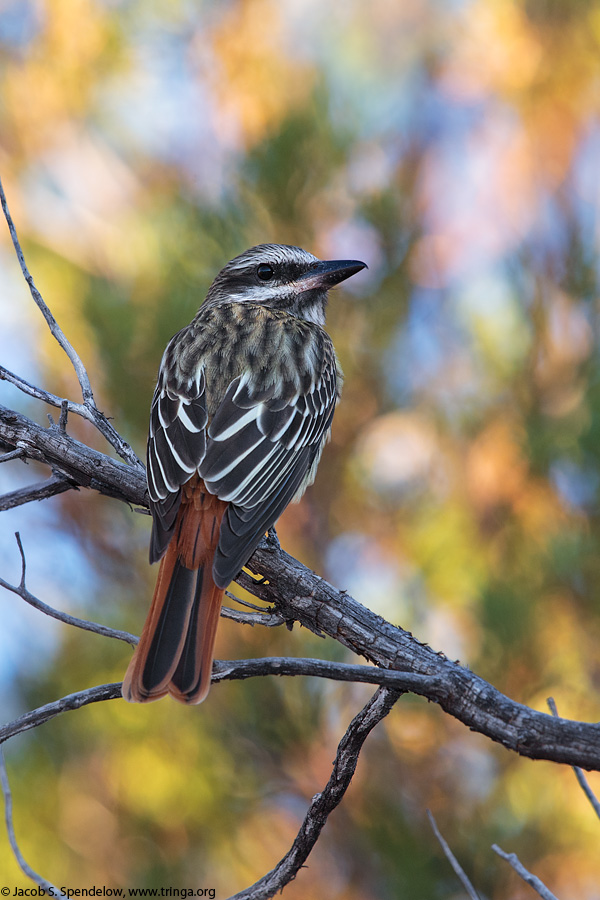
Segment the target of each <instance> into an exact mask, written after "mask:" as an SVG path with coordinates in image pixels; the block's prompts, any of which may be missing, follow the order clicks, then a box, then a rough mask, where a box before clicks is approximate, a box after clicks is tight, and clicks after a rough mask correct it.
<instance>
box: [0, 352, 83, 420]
mask: <svg viewBox="0 0 600 900" xmlns="http://www.w3.org/2000/svg"><path fill="white" fill-rule="evenodd" d="M0 381H7V382H8V383H9V384H12V385H14V387H16V388H18V390H20V391H21V393H23V394H27V396H28V397H34V398H35V399H36V400H42V401H43V402H44V403H47V404H48V406H54V407H56V409H61V410H62V408H63V404H64V403H66V404H67V410H68V412H71V413H75V415H77V416H81V417H82V419H87V421H88V422H92V424H93V422H94V417H93V415H92V413H91V412H90V410H89V409H88V408H87V406H84V404H83V403H75V402H74V401H73V400H65V398H64V397H58V396H57V395H56V394H52V393H51V392H50V391H46V390H44V388H41V387H37V385H35V384H30V383H29V381H26V380H25V379H24V378H21V376H20V375H15V373H14V372H10V371H9V370H8V369H5V368H4V366H0Z"/></svg>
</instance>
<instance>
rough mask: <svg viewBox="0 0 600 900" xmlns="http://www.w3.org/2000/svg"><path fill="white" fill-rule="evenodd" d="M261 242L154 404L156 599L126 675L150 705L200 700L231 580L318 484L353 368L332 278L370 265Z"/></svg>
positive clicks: (131, 691) (227, 279)
mask: <svg viewBox="0 0 600 900" xmlns="http://www.w3.org/2000/svg"><path fill="white" fill-rule="evenodd" d="M365 267H366V266H365V263H363V262H359V261H357V260H334V261H325V262H324V261H321V260H319V259H317V258H316V257H315V256H313V255H312V253H307V252H306V250H301V249H300V248H299V247H290V246H284V245H279V244H261V245H260V246H258V247H252V248H251V249H250V250H247V251H246V252H245V253H242V254H241V255H240V256H237V257H236V258H235V259H233V260H231V262H229V263H227V265H226V266H225V268H224V269H222V270H221V272H219V274H218V275H217V277H216V278H215V280H214V282H213V284H212V285H211V287H210V290H209V291H208V294H207V296H206V300H205V301H204V303H203V304H202V306H201V307H200V309H199V311H198V313H197V314H196V317H195V318H194V320H193V321H192V322H191V324H190V325H188V326H187V327H186V328H184V329H183V330H182V331H180V332H179V333H178V334H176V335H175V337H174V338H173V339H172V340H171V341H170V343H169V344H168V346H167V349H166V350H165V353H164V356H163V358H162V362H161V365H160V370H159V373H158V384H157V386H156V390H155V392H154V399H153V401H152V408H151V413H150V433H149V437H148V453H147V472H148V493H149V495H150V510H151V512H152V536H151V540H150V562H151V563H152V562H156V561H157V560H159V559H160V560H161V565H160V570H159V573H158V579H157V582H156V588H155V591H154V597H153V599H152V606H151V608H150V612H149V614H148V618H147V619H146V623H145V625H144V630H143V632H142V636H141V638H140V642H139V644H138V647H137V649H136V651H135V653H134V656H133V658H132V660H131V663H130V665H129V668H128V670H127V674H126V675H125V680H124V682H123V696H124V697H125V699H126V700H129V701H131V702H138V703H143V702H145V701H149V700H156V699H158V698H159V697H164V696H165V694H167V693H168V694H171V696H173V697H175V699H177V700H180V701H182V702H183V703H200V702H201V701H202V700H203V699H204V698H205V697H206V695H207V693H208V689H209V687H210V678H211V671H212V658H213V647H214V642H215V635H216V630H217V623H218V620H219V615H220V611H221V601H222V599H223V594H224V591H225V588H226V587H227V585H228V584H229V582H230V581H232V580H233V579H234V578H235V576H236V575H237V574H238V573H239V572H240V570H241V569H242V567H243V566H244V565H245V564H246V563H247V562H248V560H249V558H250V556H251V555H252V553H253V552H254V550H255V549H256V546H257V545H258V543H259V541H260V539H261V537H262V536H263V535H264V534H265V532H266V531H268V529H269V528H270V527H271V526H272V525H274V523H275V521H276V520H277V519H278V518H279V516H280V515H281V513H282V512H283V510H284V509H285V508H286V506H287V505H288V503H289V502H290V501H291V500H298V499H299V498H300V497H301V496H302V494H303V493H304V491H305V489H306V488H307V487H308V485H309V484H312V482H313V481H314V478H315V473H316V469H317V465H318V462H319V459H320V457H321V452H322V450H323V446H324V444H325V442H326V440H327V439H328V437H329V433H330V430H331V420H332V418H333V413H334V410H335V406H336V404H337V402H338V400H339V397H340V391H341V384H342V372H341V370H340V368H339V365H338V362H337V359H336V355H335V350H334V348H333V344H332V342H331V338H330V337H329V335H328V334H327V333H326V332H325V331H324V330H323V326H324V324H325V307H326V304H327V291H328V290H329V288H331V287H333V286H334V285H336V284H339V283H340V282H341V281H344V280H345V279H346V278H349V277H350V276H351V275H354V274H356V273H357V272H360V270H361V269H364V268H365Z"/></svg>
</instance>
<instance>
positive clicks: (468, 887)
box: [427, 809, 480, 900]
mask: <svg viewBox="0 0 600 900" xmlns="http://www.w3.org/2000/svg"><path fill="white" fill-rule="evenodd" d="M427 816H428V817H429V823H430V825H431V827H432V828H433V833H434V834H435V836H436V838H437V839H438V842H439V845H440V847H441V848H442V850H443V851H444V856H445V857H446V859H447V860H448V862H449V863H450V865H451V866H452V868H453V870H454V872H455V874H456V876H457V877H458V879H459V881H460V883H461V884H462V886H463V887H464V889H465V891H466V892H467V894H468V895H469V897H470V898H471V900H480V897H479V894H478V893H477V891H476V890H475V888H474V887H473V885H472V884H471V882H470V880H469V878H468V877H467V875H466V873H465V871H464V869H463V868H462V866H461V864H460V863H459V861H458V860H457V858H456V857H455V855H454V853H453V852H452V850H451V849H450V847H449V845H448V842H447V841H446V840H445V838H444V836H443V835H442V833H441V831H440V830H439V828H438V826H437V822H436V821H435V819H434V817H433V813H432V812H431V810H429V809H428V810H427Z"/></svg>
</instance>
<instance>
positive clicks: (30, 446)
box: [0, 407, 600, 771]
mask: <svg viewBox="0 0 600 900" xmlns="http://www.w3.org/2000/svg"><path fill="white" fill-rule="evenodd" d="M0 443H2V444H3V445H5V446H7V447H8V448H13V449H17V448H20V449H23V450H24V451H25V453H26V455H27V456H28V457H29V458H31V459H37V460H40V461H42V462H46V463H47V464H48V465H50V466H53V467H54V468H55V469H56V470H58V471H60V472H62V473H64V474H65V475H66V476H68V477H69V478H71V479H72V480H73V481H74V482H75V483H76V484H78V485H79V486H80V487H91V488H92V489H94V490H97V491H100V492H101V493H103V494H107V495H109V496H113V497H117V498H119V499H120V500H123V501H125V502H126V503H129V504H133V505H139V506H143V507H146V506H147V505H148V500H147V491H146V479H145V476H144V473H143V471H141V470H139V469H134V468H133V467H132V466H126V465H124V464H123V463H121V462H118V461H117V460H113V459H111V458H110V457H108V456H106V455H105V454H103V453H98V452H97V451H95V450H92V449H91V448H89V447H87V446H86V445H85V444H81V443H80V442H78V441H76V440H74V439H73V438H72V437H70V436H69V435H68V434H63V433H62V432H61V431H60V429H59V428H58V427H56V426H55V427H53V428H41V427H40V426H39V425H37V424H36V423H35V422H32V421H31V420H30V419H28V418H27V417H26V416H22V415H20V414H19V413H16V412H13V411H11V410H7V409H6V408H4V407H0ZM250 562H251V568H252V570H253V571H255V572H259V573H260V574H261V575H262V576H263V577H264V581H257V580H255V579H254V578H252V577H251V576H250V575H248V574H247V573H244V572H242V573H241V574H240V576H239V577H238V579H237V581H238V583H239V584H240V585H241V586H242V587H244V588H247V589H248V590H250V591H251V592H252V593H253V594H255V595H256V596H257V597H259V599H261V600H262V601H266V602H267V603H269V604H271V605H272V606H274V607H275V610H276V612H277V613H278V614H279V615H280V616H281V617H282V618H283V620H284V621H285V622H286V624H288V625H289V624H291V623H293V622H295V621H298V622H300V623H301V624H302V625H304V627H306V628H309V629H310V630H311V631H313V632H314V633H315V634H320V635H323V634H326V635H328V636H329V637H331V638H333V639H334V640H336V641H339V642H340V643H341V644H343V645H344V646H345V647H348V648H349V649H351V650H352V651H353V652H354V653H357V654H359V655H361V656H364V657H365V658H366V659H368V660H369V661H370V662H373V663H375V665H377V666H379V667H381V668H383V669H393V670H396V671H405V672H407V671H408V672H414V673H416V674H423V675H429V676H435V679H434V681H433V683H432V684H433V686H432V687H431V689H427V690H424V691H423V696H425V697H427V699H429V700H431V701H433V702H434V703H438V704H439V705H440V706H441V707H442V709H444V710H445V711H446V712H447V713H449V714H450V715H452V716H454V717H455V718H457V719H459V720H460V721H461V722H463V723H464V724H465V725H467V726H468V727H469V728H471V729H472V730H473V731H477V732H479V733H480V734H484V735H487V736H488V737H490V738H491V739H492V740H494V741H498V742H499V743H501V744H503V746H505V747H506V748H508V749H510V750H513V751H515V752H516V753H520V754H521V755H523V756H528V757H530V758H531V759H549V760H553V761H554V762H561V763H567V764H568V765H578V766H580V767H582V768H585V769H596V770H599V771H600V725H597V724H588V723H585V722H575V721H571V720H568V719H560V718H554V717H552V716H550V715H548V714H547V713H542V712H538V711H537V710H532V709H530V708H528V707H527V706H524V705H523V704H520V703H516V702H515V701H513V700H511V699H509V698H508V697H506V696H505V695H504V694H502V693H501V692H500V691H498V690H496V689H495V688H494V687H492V685H490V684H488V683H487V682H486V681H484V680H483V679H482V678H480V677H479V676H477V675H475V674H474V673H473V672H471V671H469V669H466V668H464V667H463V666H461V665H459V664H458V663H456V662H452V661H451V660H449V659H447V658H446V657H445V656H444V655H443V654H441V653H436V652H435V651H433V650H432V649H431V648H430V647H428V646H426V645H425V644H422V643H420V642H419V641H418V640H417V639H416V638H415V637H413V635H411V634H410V633H409V632H407V631H404V630H403V629H402V628H397V627H395V626H394V625H391V624H390V623H389V622H386V621H385V620H384V619H382V618H381V617H380V616H377V615H375V613H373V612H371V610H369V609H366V607H364V606H362V605H361V604H360V603H358V602H357V601H356V600H355V599H354V598H353V597H351V596H350V595H349V594H347V593H346V592H345V591H340V590H338V589H336V588H334V587H333V585H331V584H329V583H328V582H327V581H325V580H324V579H323V578H320V577H319V576H318V575H316V574H315V573H314V572H312V571H311V570H310V569H308V568H306V566H304V565H302V563H300V562H298V560H296V559H294V558H293V557H292V556H290V555H289V554H288V553H285V552H284V551H283V550H281V549H279V548H278V547H277V546H276V544H275V543H274V542H273V541H272V540H265V541H263V542H261V544H260V545H259V547H258V549H257V550H256V551H255V553H254V555H253V557H252V559H251V561H250Z"/></svg>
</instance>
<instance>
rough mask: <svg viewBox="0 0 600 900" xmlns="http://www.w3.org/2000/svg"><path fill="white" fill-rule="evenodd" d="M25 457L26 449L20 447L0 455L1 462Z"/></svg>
mask: <svg viewBox="0 0 600 900" xmlns="http://www.w3.org/2000/svg"><path fill="white" fill-rule="evenodd" d="M24 457H25V451H24V450H22V449H21V448H20V447H18V448H17V449H16V450H10V451H9V452H8V453H3V454H2V456H0V463H4V462H8V461H9V460H11V459H23V458H24Z"/></svg>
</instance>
